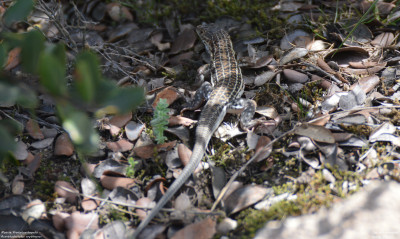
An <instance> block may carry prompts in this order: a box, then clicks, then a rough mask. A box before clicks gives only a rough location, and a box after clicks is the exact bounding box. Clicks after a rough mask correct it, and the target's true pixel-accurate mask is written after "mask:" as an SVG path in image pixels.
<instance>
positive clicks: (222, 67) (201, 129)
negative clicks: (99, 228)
mask: <svg viewBox="0 0 400 239" xmlns="http://www.w3.org/2000/svg"><path fill="white" fill-rule="evenodd" d="M196 32H197V34H198V35H199V37H200V39H201V41H202V42H203V44H204V46H205V48H206V51H207V52H208V54H209V55H210V59H211V61H210V62H211V64H210V70H211V82H212V83H213V84H214V85H213V87H210V84H209V83H208V82H206V83H208V84H203V85H202V87H200V89H199V90H198V92H202V91H201V89H202V88H203V89H205V90H204V91H203V92H202V93H197V92H196V94H195V99H196V98H200V97H196V95H197V94H204V96H206V97H207V98H208V101H207V103H206V104H205V106H204V108H203V110H202V112H201V114H200V118H199V120H198V123H197V127H196V133H195V144H194V147H193V151H192V155H191V157H190V161H189V163H188V164H187V165H186V166H185V168H184V169H183V171H182V173H181V174H180V175H179V177H178V178H177V179H175V181H174V182H173V183H172V185H171V186H170V187H169V189H168V190H167V192H166V193H165V194H164V195H163V196H162V197H161V199H160V200H159V201H158V202H157V204H156V206H155V207H154V208H153V209H152V210H151V211H150V213H149V214H148V215H147V217H146V218H145V219H144V220H143V221H142V222H141V223H140V224H139V226H138V227H137V228H136V229H135V231H134V233H133V234H132V237H133V238H136V237H137V236H138V235H139V234H140V233H141V232H142V230H143V229H144V228H145V227H146V226H147V225H148V224H149V223H150V221H151V220H152V219H153V218H154V217H155V216H156V215H157V214H158V213H159V211H160V210H161V209H162V207H164V205H165V204H166V203H167V202H168V201H169V200H170V199H171V197H172V196H174V194H175V193H176V192H177V191H178V190H179V189H180V188H181V187H182V186H183V185H184V183H185V182H186V181H187V180H188V179H189V177H190V176H191V175H192V173H193V172H194V170H195V169H196V168H197V166H198V164H199V163H200V161H201V160H202V158H203V156H204V154H205V151H206V148H207V146H208V143H209V141H210V139H211V137H212V135H213V134H214V132H215V131H216V129H217V128H218V127H219V125H220V124H221V122H222V120H223V119H224V117H225V115H226V113H227V112H229V113H230V112H233V113H238V110H239V111H241V125H242V128H244V129H247V126H249V125H250V121H251V119H252V117H253V115H254V112H255V108H256V103H255V102H254V101H253V100H247V99H241V98H240V97H241V96H242V94H243V91H244V82H243V79H242V73H241V70H240V68H239V66H238V63H237V60H236V57H235V52H234V50H233V45H232V41H231V38H230V36H229V34H228V33H227V32H226V31H225V30H223V29H218V28H217V27H215V26H214V24H209V25H200V26H198V27H197V28H196Z"/></svg>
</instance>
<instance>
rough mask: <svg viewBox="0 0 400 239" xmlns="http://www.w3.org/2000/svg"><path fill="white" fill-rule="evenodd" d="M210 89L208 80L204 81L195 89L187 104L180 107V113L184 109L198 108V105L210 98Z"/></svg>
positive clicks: (211, 88)
mask: <svg viewBox="0 0 400 239" xmlns="http://www.w3.org/2000/svg"><path fill="white" fill-rule="evenodd" d="M212 90H213V87H212V86H211V84H210V82H208V81H206V82H204V83H203V84H202V85H201V86H200V88H199V89H198V90H197V91H196V93H195V94H194V97H193V99H192V100H191V102H190V103H189V104H188V106H187V107H185V108H183V109H182V111H181V115H182V114H183V112H184V111H186V110H196V109H198V108H200V106H201V105H202V104H203V102H204V101H207V100H208V99H209V98H210V94H211V92H212Z"/></svg>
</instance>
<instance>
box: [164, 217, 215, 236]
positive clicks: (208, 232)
mask: <svg viewBox="0 0 400 239" xmlns="http://www.w3.org/2000/svg"><path fill="white" fill-rule="evenodd" d="M215 226H216V222H215V221H214V220H212V219H211V218H206V219H204V220H202V221H200V222H197V223H194V224H191V225H189V226H186V227H184V228H183V229H181V230H179V231H177V232H176V233H175V234H174V235H173V236H172V237H171V239H186V238H194V239H211V238H213V236H214V234H215V232H216V229H215Z"/></svg>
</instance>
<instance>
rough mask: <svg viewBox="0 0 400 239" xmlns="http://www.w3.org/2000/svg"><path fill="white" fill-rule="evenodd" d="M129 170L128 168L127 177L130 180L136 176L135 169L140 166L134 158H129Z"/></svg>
mask: <svg viewBox="0 0 400 239" xmlns="http://www.w3.org/2000/svg"><path fill="white" fill-rule="evenodd" d="M128 164H129V166H128V168H126V176H127V177H129V178H133V177H134V176H135V173H136V171H135V167H136V165H137V164H138V161H135V160H134V159H133V158H132V157H129V158H128Z"/></svg>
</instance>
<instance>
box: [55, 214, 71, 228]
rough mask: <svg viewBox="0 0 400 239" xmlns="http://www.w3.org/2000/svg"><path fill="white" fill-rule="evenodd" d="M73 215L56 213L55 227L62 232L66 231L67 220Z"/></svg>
mask: <svg viewBox="0 0 400 239" xmlns="http://www.w3.org/2000/svg"><path fill="white" fill-rule="evenodd" d="M70 216H71V214H69V213H66V212H56V214H54V215H53V217H52V221H53V225H54V227H55V228H56V229H57V230H58V231H60V232H62V231H64V230H65V219H66V218H68V217H70Z"/></svg>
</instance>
